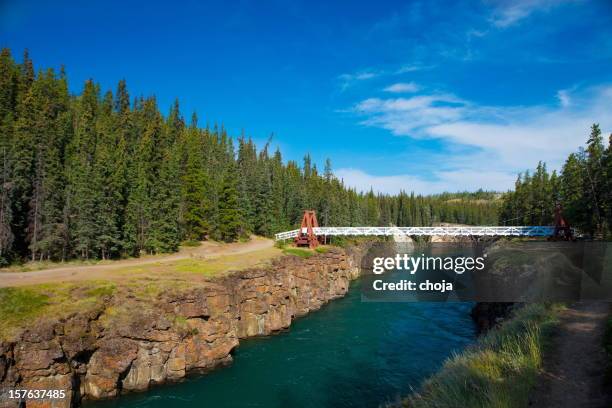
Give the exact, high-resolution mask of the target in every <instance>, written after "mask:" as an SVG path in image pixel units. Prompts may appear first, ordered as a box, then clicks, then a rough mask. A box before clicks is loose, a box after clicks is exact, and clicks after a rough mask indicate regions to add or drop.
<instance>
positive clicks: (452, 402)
mask: <svg viewBox="0 0 612 408" xmlns="http://www.w3.org/2000/svg"><path fill="white" fill-rule="evenodd" d="M556 311H557V307H556V306H545V305H540V304H532V305H528V306H525V307H524V308H522V309H520V310H519V311H518V312H517V313H516V315H515V316H514V317H513V318H512V319H511V320H509V321H507V322H506V323H504V324H503V325H502V326H501V327H500V328H498V329H495V330H492V331H490V332H489V333H488V334H487V335H485V336H484V337H483V338H482V339H480V340H479V342H478V344H477V345H476V346H474V347H472V348H468V349H467V350H466V351H464V352H463V353H461V354H458V355H455V356H453V357H451V358H449V359H448V360H447V361H446V363H445V364H444V367H443V368H442V369H441V371H439V372H438V373H437V374H435V375H434V376H432V377H431V378H429V379H428V380H427V381H425V383H424V384H423V386H422V387H421V390H420V391H419V392H417V393H415V394H414V395H412V396H410V397H408V398H407V399H406V400H404V401H403V402H402V403H401V406H403V407H411V408H430V407H431V408H433V407H435V408H454V407H482V408H485V407H523V406H527V405H528V397H529V391H530V389H531V388H532V387H533V385H534V384H535V381H536V377H537V374H538V370H539V369H540V367H541V365H542V352H543V350H544V348H545V347H546V345H547V343H548V341H547V338H548V337H549V332H550V329H551V327H552V326H553V325H554V324H556Z"/></svg>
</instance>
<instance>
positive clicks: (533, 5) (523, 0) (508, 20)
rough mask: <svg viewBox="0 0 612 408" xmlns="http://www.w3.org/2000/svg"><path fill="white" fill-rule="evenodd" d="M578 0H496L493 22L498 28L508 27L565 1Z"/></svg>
mask: <svg viewBox="0 0 612 408" xmlns="http://www.w3.org/2000/svg"><path fill="white" fill-rule="evenodd" d="M573 1H576V0H501V1H496V2H495V3H496V5H497V6H496V7H495V11H494V12H493V16H492V17H491V23H493V25H494V26H496V27H498V28H506V27H510V26H512V25H515V24H517V23H519V22H520V21H521V20H524V19H526V18H527V17H529V16H530V15H531V14H533V13H535V12H539V11H548V10H550V9H552V8H554V7H556V6H559V5H561V4H563V3H569V2H573Z"/></svg>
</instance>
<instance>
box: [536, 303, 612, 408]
mask: <svg viewBox="0 0 612 408" xmlns="http://www.w3.org/2000/svg"><path fill="white" fill-rule="evenodd" d="M609 313H610V304H609V303H579V304H575V305H573V306H571V307H569V308H568V309H567V310H565V311H564V312H562V315H561V321H560V324H559V327H558V328H557V330H556V332H555V334H554V338H553V347H552V348H551V351H550V352H549V353H547V355H545V356H544V372H543V373H542V375H541V376H540V380H539V383H538V386H537V387H536V390H535V392H534V394H533V395H532V398H531V401H530V406H533V407H538V408H540V407H541V408H549V407H550V408H552V407H554V408H566V407H567V408H570V407H571V408H579V407H584V408H587V407H588V408H609V407H612V400H611V399H610V395H609V394H606V390H605V389H604V384H603V382H604V381H603V380H604V373H605V368H606V367H605V365H606V356H605V352H604V350H603V347H602V343H603V334H604V330H605V323H606V320H607V317H608V316H609Z"/></svg>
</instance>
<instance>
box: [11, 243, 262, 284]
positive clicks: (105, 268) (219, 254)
mask: <svg viewBox="0 0 612 408" xmlns="http://www.w3.org/2000/svg"><path fill="white" fill-rule="evenodd" d="M273 246H274V241H272V240H270V239H266V238H261V237H252V239H251V240H250V241H248V242H236V243H231V244H222V243H218V242H203V243H202V245H201V246H198V247H189V248H182V249H181V250H180V251H179V252H177V253H175V254H171V255H162V256H148V257H143V258H133V259H126V260H120V261H109V262H108V263H103V264H99V265H71V266H59V267H56V268H51V269H42V270H38V271H31V272H0V287H9V286H24V285H35V284H41V283H59V282H65V281H75V280H85V279H109V280H113V279H121V278H122V276H123V275H121V274H118V273H114V272H118V271H119V270H120V269H125V268H126V267H140V266H146V265H159V264H166V263H172V262H175V261H180V260H183V259H197V260H207V259H217V258H223V257H226V256H228V255H239V254H247V253H252V252H257V251H262V250H266V249H269V248H272V247H273Z"/></svg>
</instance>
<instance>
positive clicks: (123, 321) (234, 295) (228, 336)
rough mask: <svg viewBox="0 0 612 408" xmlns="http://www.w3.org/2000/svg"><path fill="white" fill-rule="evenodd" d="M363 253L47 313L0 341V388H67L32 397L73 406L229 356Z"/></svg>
mask: <svg viewBox="0 0 612 408" xmlns="http://www.w3.org/2000/svg"><path fill="white" fill-rule="evenodd" d="M361 253H362V251H359V250H355V249H353V250H352V251H345V250H341V249H332V250H330V251H329V252H327V253H324V254H317V255H315V256H312V257H310V258H307V259H301V258H298V257H293V256H290V257H284V258H281V259H279V260H277V261H276V262H274V263H273V264H272V266H270V267H268V268H265V269H251V270H246V271H242V272H237V273H235V274H233V275H230V276H228V277H225V278H220V279H215V280H211V281H209V282H207V283H198V284H196V285H195V286H193V287H191V288H183V289H173V290H167V291H164V292H162V293H159V294H158V295H157V296H156V297H155V298H154V299H149V300H146V301H145V300H143V299H138V297H135V296H130V295H129V293H128V294H127V295H126V294H125V293H123V294H121V295H120V294H115V295H112V296H107V298H105V299H104V301H103V302H100V304H99V305H98V306H96V307H94V308H92V309H90V310H87V311H83V312H80V313H76V314H73V315H70V316H67V317H62V318H54V317H52V316H48V317H46V319H45V320H42V321H37V322H36V323H35V324H32V325H31V327H28V328H25V329H24V330H23V331H22V332H21V333H20V334H19V335H18V337H17V338H16V339H14V340H12V341H11V342H6V341H5V342H0V388H2V387H7V388H20V389H21V388H26V389H63V390H68V393H67V394H68V398H66V399H63V400H56V401H44V402H37V403H36V404H34V403H32V402H28V404H27V406H28V407H31V406H48V407H70V406H77V405H78V404H79V403H80V402H81V400H83V399H100V398H110V397H114V396H117V395H118V394H120V393H121V392H126V391H136V390H138V391H140V390H146V389H147V388H149V387H150V386H151V385H153V384H158V383H163V382H168V381H175V380H178V379H181V378H182V377H184V376H185V375H186V374H187V373H188V372H193V371H206V370H211V369H213V368H216V367H219V366H222V365H225V364H229V363H231V361H232V354H231V353H232V350H233V349H234V348H235V347H236V346H238V344H239V340H240V339H241V338H245V337H251V336H261V335H269V334H271V333H274V332H276V331H279V330H282V329H285V328H287V327H289V326H290V325H291V322H292V321H293V319H295V318H296V317H299V316H303V315H305V314H307V313H308V312H310V311H313V310H317V309H319V308H320V307H321V306H322V305H323V304H325V303H326V302H328V301H330V300H332V299H334V298H337V297H341V296H343V295H345V294H346V292H347V291H348V288H349V283H350V281H351V280H353V279H355V278H357V277H358V275H359V269H358V265H359V262H360V258H359V257H360V255H361ZM3 404H4V405H3ZM4 406H7V407H8V406H17V404H14V405H11V404H9V403H6V401H4V402H3V401H2V400H0V407H4Z"/></svg>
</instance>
